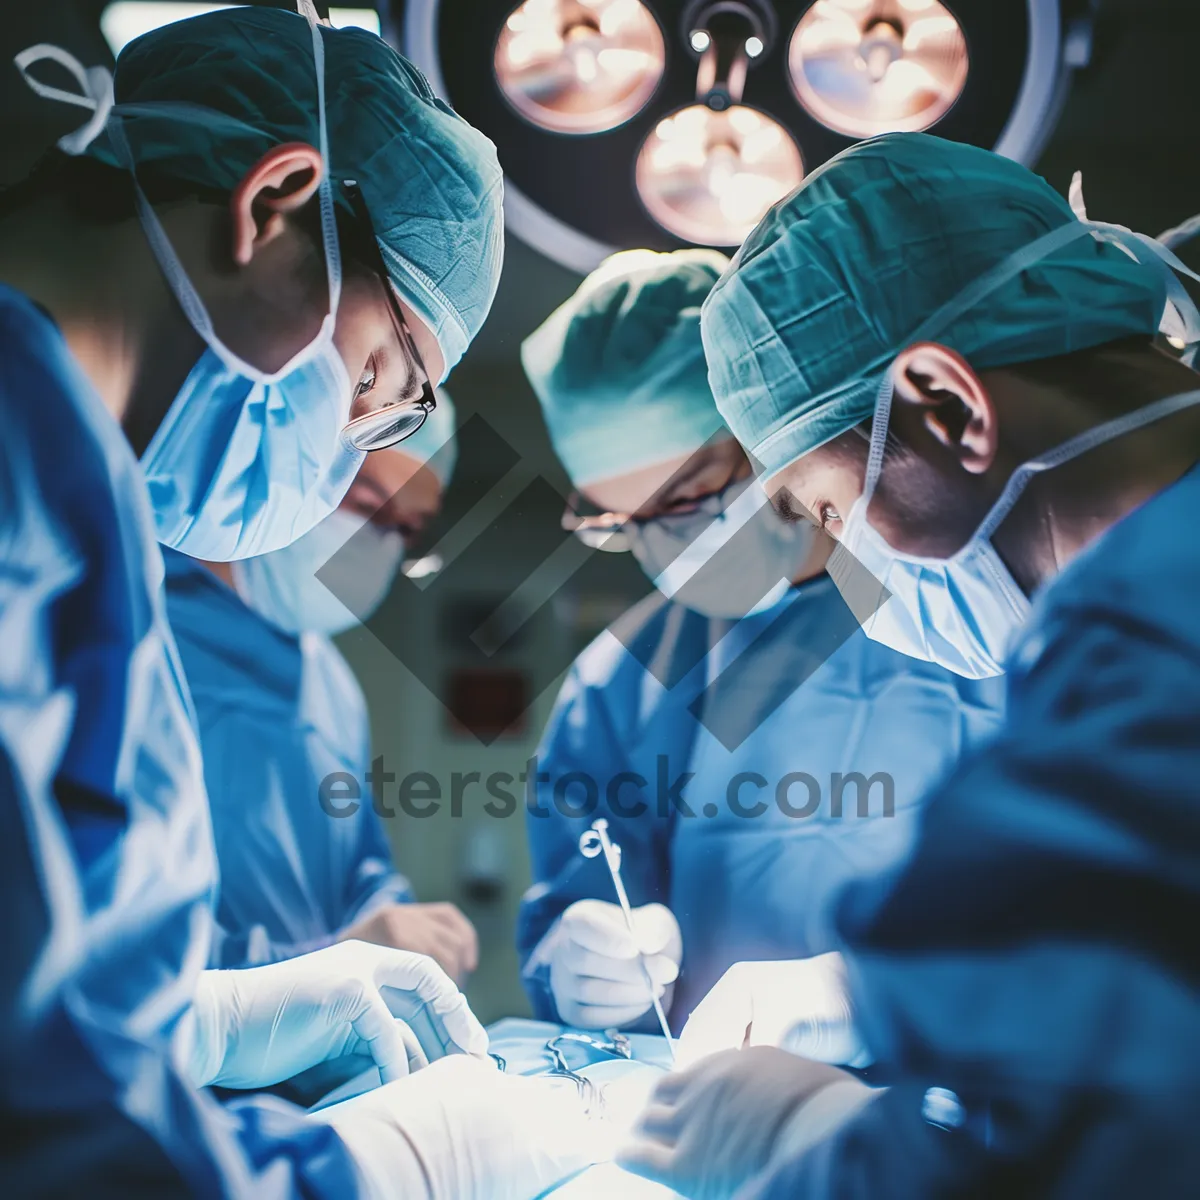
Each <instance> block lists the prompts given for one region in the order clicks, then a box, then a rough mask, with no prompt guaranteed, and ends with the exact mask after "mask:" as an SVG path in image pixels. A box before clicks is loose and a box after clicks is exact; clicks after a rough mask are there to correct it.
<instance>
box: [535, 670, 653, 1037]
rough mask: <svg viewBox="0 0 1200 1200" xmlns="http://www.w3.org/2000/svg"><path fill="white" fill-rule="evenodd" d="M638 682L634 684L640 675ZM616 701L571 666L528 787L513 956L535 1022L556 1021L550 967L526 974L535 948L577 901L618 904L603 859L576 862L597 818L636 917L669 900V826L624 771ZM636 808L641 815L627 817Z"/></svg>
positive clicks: (649, 784)
mask: <svg viewBox="0 0 1200 1200" xmlns="http://www.w3.org/2000/svg"><path fill="white" fill-rule="evenodd" d="M637 674H638V679H639V680H640V678H641V677H642V672H641V671H640V669H639V670H638V672H637ZM614 693H616V694H617V701H618V702H619V701H620V696H621V695H622V694H623V692H622V690H621V689H619V688H606V687H590V686H588V685H587V684H586V683H585V682H584V680H583V678H582V676H581V674H580V671H579V669H578V666H575V667H572V669H571V672H570V673H569V674H568V676H567V680H566V682H565V683H564V684H563V688H562V691H561V692H560V693H559V696H558V700H557V702H556V704H555V707H554V711H553V713H552V714H551V717H550V722H549V724H548V725H547V727H546V733H545V735H544V737H543V739H542V743H541V746H540V748H539V750H538V756H537V760H536V765H537V772H536V777H535V778H529V779H527V780H526V829H527V831H528V835H529V851H530V858H531V867H532V874H533V885H532V886H531V887H530V888H529V890H528V891H527V892H526V893H525V896H524V898H523V899H522V901H521V909H520V913H519V915H518V918H517V950H518V953H519V955H520V960H521V974H522V979H523V980H524V983H525V988H526V991H527V992H528V994H529V999H530V1003H531V1004H532V1005H533V1010H534V1015H535V1016H536V1017H537V1018H538V1019H539V1020H544V1021H556V1022H557V1021H559V1020H560V1018H559V1014H558V1010H557V1009H556V1007H555V1004H554V998H553V996H552V995H551V994H550V983H549V970H548V967H546V966H545V965H541V966H538V965H532V966H531V964H530V957H531V955H532V954H533V951H534V950H535V949H536V948H537V945H538V943H539V942H540V941H541V940H542V938H543V937H544V936H545V935H546V933H547V932H549V930H550V927H551V926H552V925H553V924H554V922H555V921H556V920H557V919H558V918H559V917H560V916H561V915H562V914H563V912H564V911H565V910H566V909H567V908H568V907H570V905H572V904H574V903H575V901H576V900H585V899H598V900H607V901H609V902H610V903H614V904H615V903H616V900H617V897H616V894H615V893H614V891H613V885H612V879H611V877H610V876H609V873H608V870H607V868H606V867H605V866H604V862H603V859H602V858H592V859H588V858H584V857H583V855H582V854H580V853H579V839H580V836H581V835H582V834H583V833H584V832H585V831H586V830H587V829H588V828H590V826H591V824H592V822H593V821H594V820H595V819H596V818H597V817H600V816H603V817H606V818H607V819H608V822H609V833H610V835H611V836H612V838H613V840H614V841H615V842H617V843H618V844H619V845H620V847H621V876H622V879H623V880H624V883H625V889H626V891H627V892H628V893H629V902H630V904H631V905H633V906H634V907H635V908H636V907H638V906H639V905H642V904H650V903H654V902H658V903H660V904H666V903H667V902H668V900H669V895H670V837H671V821H670V817H669V814H668V815H665V816H662V817H660V816H659V815H658V814H657V813H656V811H655V794H654V787H655V782H656V781H655V779H654V778H653V776H651V777H650V778H647V776H646V773H645V770H643V771H642V772H640V773H639V772H638V771H637V770H636V769H635V766H636V764H633V763H631V761H630V755H629V753H628V750H627V747H628V745H629V737H628V736H624V737H623V736H622V735H621V734H620V732H619V731H618V723H617V721H616V720H615V718H614V714H613V713H612V711H611V710H610V708H609V701H610V697H612V696H613V695H614ZM653 765H654V764H653V763H652V764H651V767H653ZM625 772H628V773H629V774H630V775H638V777H639V778H641V779H642V780H643V781H644V785H645V786H643V787H641V788H640V789H639V787H638V785H637V783H636V780H632V779H626V780H624V781H621V780H620V776H621V775H622V774H623V773H625ZM572 776H574V781H572V780H571V777H572ZM584 781H591V785H590V786H589V784H588V783H586V782H584ZM639 800H640V801H641V802H642V803H643V804H645V805H646V811H645V812H644V813H640V814H639V813H634V814H633V815H630V814H631V812H632V811H633V806H634V805H636V804H637V803H638V802H639ZM593 801H594V803H593Z"/></svg>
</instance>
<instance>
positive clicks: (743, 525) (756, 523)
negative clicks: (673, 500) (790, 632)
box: [630, 479, 816, 619]
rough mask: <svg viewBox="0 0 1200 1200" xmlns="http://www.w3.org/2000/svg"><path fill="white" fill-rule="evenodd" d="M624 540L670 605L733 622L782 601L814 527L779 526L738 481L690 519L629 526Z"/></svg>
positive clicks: (760, 495)
mask: <svg viewBox="0 0 1200 1200" xmlns="http://www.w3.org/2000/svg"><path fill="white" fill-rule="evenodd" d="M630 537H631V541H632V546H631V549H632V550H633V554H634V557H635V558H636V559H637V560H638V563H639V565H640V566H641V568H642V570H643V571H645V573H646V574H647V575H648V576H649V578H650V580H651V582H652V583H653V584H654V586H655V587H656V588H657V589H658V590H659V591H660V592H662V594H663V595H664V596H666V597H667V598H668V599H669V600H674V601H676V602H677V603H679V604H682V605H684V606H685V607H686V608H690V609H693V610H694V611H696V612H699V613H703V614H704V615H705V616H710V617H724V618H731V619H736V618H740V617H746V616H750V615H752V614H754V613H759V612H764V611H766V610H767V609H768V608H773V607H774V606H775V605H776V604H778V603H779V602H780V601H781V600H782V599H783V598H784V596H785V595H786V594H787V590H788V588H789V587H790V586H791V581H792V578H793V577H794V576H795V575H796V573H797V572H798V571H799V570H800V567H801V566H802V565H803V563H804V560H805V559H806V558H807V557H808V554H809V551H810V550H811V549H812V545H813V541H814V539H815V537H816V527H815V526H814V525H812V524H810V523H809V522H799V523H796V524H789V523H787V522H785V521H783V520H781V519H780V518H779V516H778V515H777V514H776V513H775V511H774V509H772V507H771V504H770V501H769V500H768V498H767V495H766V493H765V492H764V491H763V490H762V488H761V487H760V486H759V485H758V483H757V482H756V481H755V480H754V479H744V480H739V481H738V482H737V483H734V484H731V485H730V486H729V487H727V488H726V489H725V490H724V491H722V492H719V493H717V494H716V495H714V496H709V497H706V498H705V499H704V500H702V501H701V502H700V504H699V505H698V507H697V509H696V510H695V511H694V512H689V513H682V514H679V515H677V516H663V517H656V518H654V519H652V520H649V521H639V522H636V523H633V524H632V525H631V527H630Z"/></svg>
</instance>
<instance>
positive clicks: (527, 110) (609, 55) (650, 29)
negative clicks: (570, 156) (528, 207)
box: [493, 0, 666, 134]
mask: <svg viewBox="0 0 1200 1200" xmlns="http://www.w3.org/2000/svg"><path fill="white" fill-rule="evenodd" d="M665 62H666V48H665V46H664V43H663V35H662V31H661V30H660V29H659V27H658V22H657V21H655V19H654V17H653V16H651V14H650V11H649V9H647V8H646V6H645V5H644V4H641V3H639V0H525V3H524V4H522V5H520V7H518V8H516V9H514V10H513V11H512V12H511V13H510V14H509V16H508V19H507V20H506V21H505V22H504V25H503V26H502V27H501V29H500V35H499V37H498V38H497V40H496V50H495V54H494V55H493V69H494V71H495V74H496V82H497V84H498V85H499V87H500V91H501V93H502V94H503V95H504V97H505V99H506V100H508V102H509V103H510V104H511V105H512V106H513V107H514V108H515V109H516V110H517V112H519V113H520V114H521V116H523V117H524V118H525V119H526V120H527V121H530V122H531V123H532V124H534V125H538V126H540V127H541V128H542V129H549V130H551V131H553V132H555V133H574V134H580V133H602V132H603V131H605V130H608V129H614V128H616V127H617V126H618V125H622V124H624V123H625V122H626V121H628V120H629V119H630V118H631V117H634V116H636V115H637V113H639V112H640V111H641V110H642V108H643V107H645V105H646V103H647V101H648V100H649V99H650V97H651V96H652V95H653V94H654V89H655V88H656V87H657V86H658V82H659V80H660V79H661V78H662V73H663V66H664V63H665Z"/></svg>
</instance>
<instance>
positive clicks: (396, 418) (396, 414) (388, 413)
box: [342, 179, 437, 451]
mask: <svg viewBox="0 0 1200 1200" xmlns="http://www.w3.org/2000/svg"><path fill="white" fill-rule="evenodd" d="M342 189H343V191H344V192H345V195H346V198H347V199H348V200H349V201H350V208H351V210H352V211H353V213H354V219H355V223H356V226H357V228H358V229H359V230H360V231H361V232H362V234H363V236H362V237H361V238H356V239H355V243H354V244H355V247H356V249H358V250H359V251H361V253H362V256H363V258H364V260H365V262H364V265H365V266H367V267H368V268H370V270H371V271H373V272H374V273H375V274H376V275H377V276H378V277H379V278H380V280H382V282H383V290H384V292H385V293H386V294H387V298H388V306H389V309H390V311H391V314H392V322H393V324H394V325H395V326H396V336H397V337H398V338H399V339H400V345H401V347H402V348H403V350H404V353H405V354H406V355H407V357H408V362H409V366H410V368H411V372H410V386H409V388H408V389H407V390H408V391H410V392H411V393H412V394H411V396H408V395H406V396H402V397H401V398H400V399H399V400H397V401H395V402H394V403H391V404H388V405H386V406H385V407H383V408H380V409H378V410H376V411H375V412H370V413H366V414H364V415H363V416H361V417H355V418H354V419H353V420H352V421H349V422H347V423H346V425H345V426H344V427H343V429H342V433H343V436H344V437H345V438H346V440H347V441H348V442H349V443H350V445H351V446H353V447H354V449H355V450H362V451H370V450H385V449H386V448H387V447H388V446H395V445H396V444H397V443H398V442H402V441H404V439H405V438H409V437H412V435H413V434H414V433H416V432H417V430H418V429H420V428H421V426H422V425H424V424H425V418H426V417H428V416H429V414H430V413H431V412H433V410H434V409H435V408H436V407H437V398H436V396H435V394H434V390H433V383H432V382H431V380H430V378H429V372H428V371H427V370H426V369H425V364H424V363H423V362H422V361H421V354H420V351H418V350H417V344H416V342H415V341H414V340H413V335H412V330H410V329H409V327H408V321H407V320H406V319H405V316H404V309H402V308H401V307H400V301H399V299H398V298H397V296H396V292H395V289H394V288H393V287H392V284H391V277H390V276H389V274H388V269H387V265H386V264H385V263H384V261H383V252H382V251H381V250H380V249H379V243H378V242H377V241H376V239H375V226H374V225H373V224H372V222H371V213H370V210H369V209H368V208H367V203H366V201H365V200H364V199H363V195H362V192H361V190H360V189H359V186H358V184H357V183H356V182H355V181H354V180H353V179H346V180H343V181H342Z"/></svg>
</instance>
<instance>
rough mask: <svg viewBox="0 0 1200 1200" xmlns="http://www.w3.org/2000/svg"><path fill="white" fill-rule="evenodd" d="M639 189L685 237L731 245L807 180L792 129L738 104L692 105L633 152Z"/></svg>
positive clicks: (651, 208) (666, 224)
mask: <svg viewBox="0 0 1200 1200" xmlns="http://www.w3.org/2000/svg"><path fill="white" fill-rule="evenodd" d="M635 178H636V181H637V189H638V194H639V195H640V196H641V199H642V203H643V204H644V205H645V206H646V209H647V211H648V212H649V213H650V215H651V217H653V218H654V220H655V221H657V222H658V223H659V224H660V225H661V226H662V227H663V228H664V229H666V230H668V231H670V232H671V233H673V234H675V236H676V237H679V238H682V239H683V240H684V241H688V242H698V243H700V244H701V245H706V246H736V245H738V244H739V243H740V242H742V241H743V240H744V238H745V237H746V235H747V234H748V233H749V232H750V230H752V229H753V228H754V226H755V225H757V224H758V222H759V220H761V218H762V217H763V215H764V214H765V213H766V211H767V209H768V208H770V207H771V205H772V204H774V203H775V202H776V201H777V200H781V199H782V198H783V197H784V196H786V195H787V194H788V193H789V192H791V191H793V190H794V189H795V188H796V187H798V186H799V184H800V182H801V180H802V179H803V178H804V164H803V161H802V159H801V157H800V150H799V148H798V147H797V146H796V143H795V141H794V140H793V138H792V136H791V134H789V133H788V132H787V130H786V129H784V127H783V126H782V125H780V124H779V123H778V122H777V121H774V120H772V119H771V118H770V117H768V116H767V115H766V114H765V113H762V112H758V111H757V110H755V109H753V108H750V107H748V106H747V105H744V104H736V105H734V106H733V107H732V108H728V109H725V110H724V111H723V112H715V111H713V110H712V109H711V108H708V107H707V106H705V105H703V104H693V105H689V106H688V107H687V108H683V109H680V110H679V111H678V112H675V113H672V114H671V115H670V116H668V117H665V118H664V119H663V120H661V121H659V123H658V124H657V125H656V126H655V127H654V129H653V130H652V131H651V133H650V135H649V136H648V137H647V138H646V140H645V142H644V143H643V144H642V148H641V151H640V152H639V153H638V157H637V166H636V170H635Z"/></svg>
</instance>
